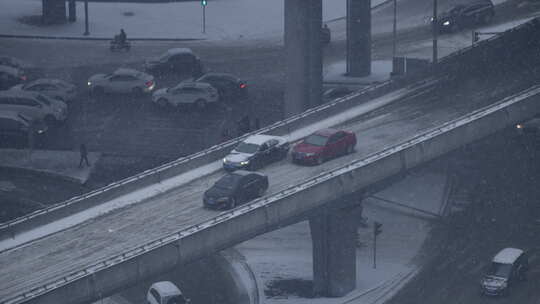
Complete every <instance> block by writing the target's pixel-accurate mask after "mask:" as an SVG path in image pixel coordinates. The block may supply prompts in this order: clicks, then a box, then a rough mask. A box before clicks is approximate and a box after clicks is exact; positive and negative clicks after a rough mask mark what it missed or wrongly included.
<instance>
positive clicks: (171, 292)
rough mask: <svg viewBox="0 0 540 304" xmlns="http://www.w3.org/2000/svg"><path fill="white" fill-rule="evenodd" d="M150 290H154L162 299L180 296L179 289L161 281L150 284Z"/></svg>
mask: <svg viewBox="0 0 540 304" xmlns="http://www.w3.org/2000/svg"><path fill="white" fill-rule="evenodd" d="M151 288H154V289H155V290H156V291H157V292H159V294H160V295H161V296H162V297H169V296H175V295H181V294H182V292H181V291H180V289H179V288H178V287H177V286H176V285H174V284H173V283H172V282H169V281H161V282H156V283H154V284H152V286H151Z"/></svg>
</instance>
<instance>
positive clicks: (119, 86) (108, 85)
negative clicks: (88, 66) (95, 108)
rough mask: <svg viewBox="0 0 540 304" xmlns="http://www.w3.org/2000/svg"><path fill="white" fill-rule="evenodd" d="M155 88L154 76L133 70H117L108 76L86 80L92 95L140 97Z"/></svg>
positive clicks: (95, 76)
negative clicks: (111, 94) (132, 95)
mask: <svg viewBox="0 0 540 304" xmlns="http://www.w3.org/2000/svg"><path fill="white" fill-rule="evenodd" d="M155 87H156V83H155V81H154V76H152V75H149V74H146V73H144V72H140V71H137V70H134V69H126V68H119V69H117V70H116V71H114V72H113V73H110V74H96V75H93V76H92V77H90V79H88V89H89V90H90V93H92V94H93V95H97V96H99V95H103V94H105V93H117V94H134V95H142V94H143V93H150V92H152V90H154V88H155Z"/></svg>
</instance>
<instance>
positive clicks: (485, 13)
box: [431, 0, 495, 32]
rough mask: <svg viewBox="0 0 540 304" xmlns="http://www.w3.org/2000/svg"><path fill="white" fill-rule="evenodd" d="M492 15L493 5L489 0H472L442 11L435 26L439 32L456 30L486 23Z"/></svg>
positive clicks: (493, 12)
mask: <svg viewBox="0 0 540 304" xmlns="http://www.w3.org/2000/svg"><path fill="white" fill-rule="evenodd" d="M494 16H495V6H494V5H493V3H492V2H491V0H473V1H470V2H469V3H467V4H459V5H456V6H454V7H452V8H451V9H450V10H448V11H447V12H444V13H442V14H441V15H440V16H438V17H437V26H438V28H439V31H440V32H456V31H458V30H460V29H462V28H465V27H471V26H475V25H481V24H488V23H490V22H491V20H493V17H494ZM431 21H432V22H433V18H431Z"/></svg>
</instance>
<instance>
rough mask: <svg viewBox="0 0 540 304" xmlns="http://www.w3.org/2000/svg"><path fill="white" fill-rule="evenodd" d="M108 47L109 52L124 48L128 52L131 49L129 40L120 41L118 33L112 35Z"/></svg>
mask: <svg viewBox="0 0 540 304" xmlns="http://www.w3.org/2000/svg"><path fill="white" fill-rule="evenodd" d="M109 49H110V50H111V52H115V51H121V50H125V51H126V52H129V50H130V49H131V43H129V41H125V42H120V38H119V37H118V35H116V36H114V39H113V40H111V44H110V46H109Z"/></svg>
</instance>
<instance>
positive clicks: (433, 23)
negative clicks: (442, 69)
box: [432, 0, 439, 64]
mask: <svg viewBox="0 0 540 304" xmlns="http://www.w3.org/2000/svg"><path fill="white" fill-rule="evenodd" d="M438 25H439V23H438V21H437V0H433V21H432V26H433V27H432V28H433V60H432V61H433V64H437V61H438V59H437V58H438V55H437V49H438V48H437V35H438V31H439V26H438Z"/></svg>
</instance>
